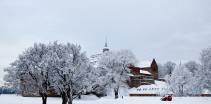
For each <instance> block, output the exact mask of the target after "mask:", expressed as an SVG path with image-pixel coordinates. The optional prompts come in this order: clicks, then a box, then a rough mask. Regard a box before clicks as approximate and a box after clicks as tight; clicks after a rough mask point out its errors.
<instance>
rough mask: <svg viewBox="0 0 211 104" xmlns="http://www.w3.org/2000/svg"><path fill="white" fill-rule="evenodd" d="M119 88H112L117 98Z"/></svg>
mask: <svg viewBox="0 0 211 104" xmlns="http://www.w3.org/2000/svg"><path fill="white" fill-rule="evenodd" d="M118 92H119V88H115V89H114V94H115V99H118V97H119V93H118Z"/></svg>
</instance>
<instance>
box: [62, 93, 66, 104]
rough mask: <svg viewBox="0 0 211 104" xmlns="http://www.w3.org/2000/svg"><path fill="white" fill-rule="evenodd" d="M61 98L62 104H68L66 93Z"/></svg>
mask: <svg viewBox="0 0 211 104" xmlns="http://www.w3.org/2000/svg"><path fill="white" fill-rule="evenodd" d="M61 96H62V104H67V94H66V93H65V92H62V93H61Z"/></svg>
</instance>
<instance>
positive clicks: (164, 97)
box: [161, 95, 172, 101]
mask: <svg viewBox="0 0 211 104" xmlns="http://www.w3.org/2000/svg"><path fill="white" fill-rule="evenodd" d="M161 101H172V95H164V96H163V97H162V98H161Z"/></svg>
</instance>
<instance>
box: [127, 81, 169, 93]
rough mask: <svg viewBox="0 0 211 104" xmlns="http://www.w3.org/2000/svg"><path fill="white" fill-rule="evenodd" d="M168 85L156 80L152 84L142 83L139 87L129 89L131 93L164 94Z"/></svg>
mask: <svg viewBox="0 0 211 104" xmlns="http://www.w3.org/2000/svg"><path fill="white" fill-rule="evenodd" d="M167 89H168V87H167V84H166V83H165V82H162V81H155V84H152V85H141V86H139V87H138V88H132V89H130V90H129V93H130V94H164V93H166V91H167Z"/></svg>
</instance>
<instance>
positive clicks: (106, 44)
mask: <svg viewBox="0 0 211 104" xmlns="http://www.w3.org/2000/svg"><path fill="white" fill-rule="evenodd" d="M106 51H109V48H108V41H107V37H106V38H105V46H104V48H103V52H106Z"/></svg>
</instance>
